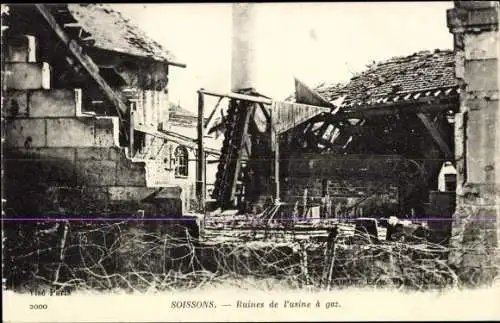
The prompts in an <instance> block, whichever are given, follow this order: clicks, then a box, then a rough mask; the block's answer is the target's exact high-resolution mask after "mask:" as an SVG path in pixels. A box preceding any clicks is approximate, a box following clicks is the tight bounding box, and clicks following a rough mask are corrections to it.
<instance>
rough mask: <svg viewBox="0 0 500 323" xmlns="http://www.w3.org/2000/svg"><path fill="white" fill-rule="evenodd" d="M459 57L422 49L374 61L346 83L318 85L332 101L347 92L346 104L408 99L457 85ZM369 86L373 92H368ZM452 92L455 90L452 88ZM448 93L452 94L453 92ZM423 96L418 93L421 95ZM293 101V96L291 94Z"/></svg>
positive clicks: (448, 53) (319, 90)
mask: <svg viewBox="0 0 500 323" xmlns="http://www.w3.org/2000/svg"><path fill="white" fill-rule="evenodd" d="M457 86H458V83H457V79H456V77H455V56H454V53H453V51H451V50H434V52H430V51H419V52H417V53H413V54H411V55H409V56H403V57H392V58H390V59H388V60H386V61H383V62H379V63H374V64H371V65H370V67H369V68H368V69H367V70H365V71H364V72H362V73H359V74H357V75H356V76H355V77H353V78H351V80H350V81H349V82H347V83H346V84H343V85H342V84H334V85H325V84H324V83H323V84H322V85H321V86H318V87H316V88H314V90H315V91H316V92H318V93H319V94H320V95H322V96H323V97H324V98H325V99H327V100H328V101H330V102H332V101H334V100H335V99H336V98H338V97H340V96H342V95H345V96H346V98H345V100H344V106H349V105H352V104H353V103H354V102H360V101H361V102H364V105H369V104H370V102H380V101H381V100H383V99H384V98H387V97H389V96H390V97H400V98H403V99H404V100H408V99H410V98H411V97H412V95H411V94H414V95H415V94H416V93H421V92H424V91H425V92H428V91H432V92H433V93H436V91H437V90H442V91H441V92H439V93H444V92H445V91H446V90H448V89H450V88H452V89H454V88H456V87H457ZM368 89H369V91H367V90H368ZM450 92H451V91H450ZM450 92H448V93H450ZM420 96H421V95H417V98H418V97H420ZM289 99H292V100H293V96H291V97H289Z"/></svg>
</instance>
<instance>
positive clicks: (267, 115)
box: [259, 103, 271, 122]
mask: <svg viewBox="0 0 500 323" xmlns="http://www.w3.org/2000/svg"><path fill="white" fill-rule="evenodd" d="M259 107H260V109H261V110H262V113H263V114H264V116H265V117H266V119H267V122H271V115H270V113H269V111H267V109H266V107H265V106H264V104H262V103H259Z"/></svg>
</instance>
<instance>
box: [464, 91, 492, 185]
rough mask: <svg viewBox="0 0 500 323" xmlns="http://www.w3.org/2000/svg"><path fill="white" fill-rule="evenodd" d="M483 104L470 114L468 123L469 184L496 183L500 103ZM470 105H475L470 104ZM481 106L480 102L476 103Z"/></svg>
mask: <svg viewBox="0 0 500 323" xmlns="http://www.w3.org/2000/svg"><path fill="white" fill-rule="evenodd" d="M477 101H480V102H481V106H480V108H479V109H478V110H471V111H470V112H469V113H468V116H469V118H468V122H467V131H466V134H467V141H466V153H467V155H468V156H467V182H470V183H488V182H494V181H495V168H498V165H496V164H497V163H498V158H500V153H499V152H497V149H496V145H497V144H498V143H496V142H495V141H496V140H498V139H496V140H495V138H494V136H495V135H494V134H495V133H496V128H497V127H498V126H499V125H498V123H499V120H498V118H497V115H498V109H499V101H485V102H483V100H477ZM468 104H469V105H472V104H473V103H471V102H468ZM476 104H477V105H479V102H477V103H476Z"/></svg>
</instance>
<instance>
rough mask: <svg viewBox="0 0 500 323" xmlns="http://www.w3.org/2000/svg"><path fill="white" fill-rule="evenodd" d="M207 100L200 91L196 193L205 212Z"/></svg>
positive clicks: (202, 210)
mask: <svg viewBox="0 0 500 323" xmlns="http://www.w3.org/2000/svg"><path fill="white" fill-rule="evenodd" d="M204 108H205V102H204V97H203V93H201V92H198V161H197V163H196V166H197V167H196V168H197V172H196V195H197V197H198V208H199V211H201V212H205V168H206V165H205V147H204V143H203V137H204V134H205V127H204V125H203V116H204Z"/></svg>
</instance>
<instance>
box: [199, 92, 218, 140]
mask: <svg viewBox="0 0 500 323" xmlns="http://www.w3.org/2000/svg"><path fill="white" fill-rule="evenodd" d="M199 93H201V92H199V91H198V95H199ZM222 99H223V97H220V98H219V101H217V104H216V105H215V107H214V108H213V110H212V112H210V115H209V116H208V119H207V122H205V124H204V126H203V128H204V133H206V132H207V131H208V126H209V125H210V121H212V118H213V117H214V115H215V113H216V112H217V109H218V108H219V105H220V103H221V101H222Z"/></svg>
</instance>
